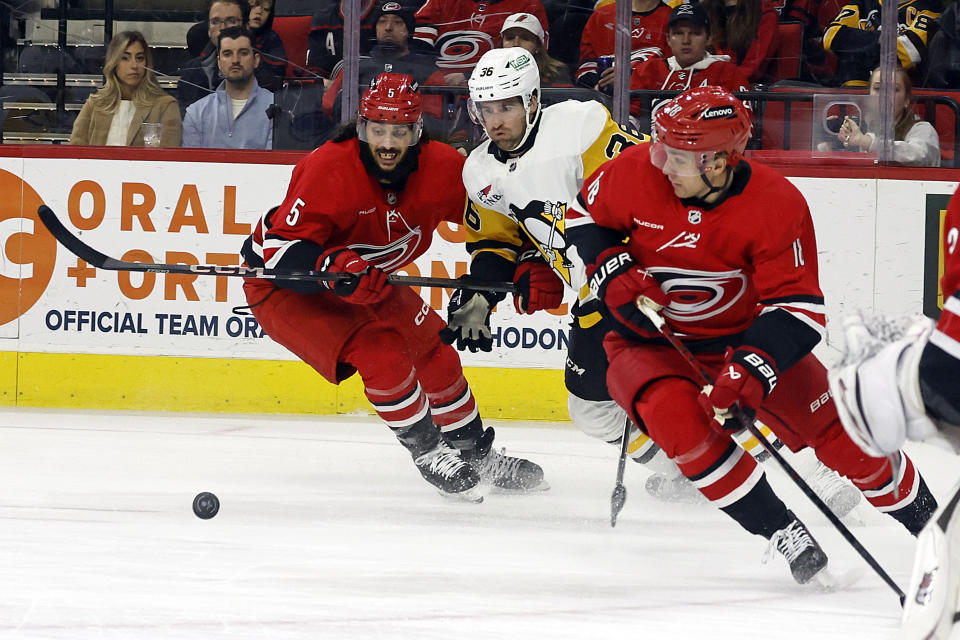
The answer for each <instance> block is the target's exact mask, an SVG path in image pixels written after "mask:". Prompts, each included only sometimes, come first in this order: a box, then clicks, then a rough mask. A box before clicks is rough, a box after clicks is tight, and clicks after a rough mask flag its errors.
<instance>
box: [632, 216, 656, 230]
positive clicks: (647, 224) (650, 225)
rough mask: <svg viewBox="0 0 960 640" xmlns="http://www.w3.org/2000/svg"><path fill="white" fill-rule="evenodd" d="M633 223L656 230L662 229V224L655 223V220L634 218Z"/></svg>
mask: <svg viewBox="0 0 960 640" xmlns="http://www.w3.org/2000/svg"><path fill="white" fill-rule="evenodd" d="M633 223H634V224H635V225H637V226H638V227H646V228H648V229H655V230H657V231H663V225H662V224H657V223H656V222H647V221H646V220H640V219H639V218H634V219H633Z"/></svg>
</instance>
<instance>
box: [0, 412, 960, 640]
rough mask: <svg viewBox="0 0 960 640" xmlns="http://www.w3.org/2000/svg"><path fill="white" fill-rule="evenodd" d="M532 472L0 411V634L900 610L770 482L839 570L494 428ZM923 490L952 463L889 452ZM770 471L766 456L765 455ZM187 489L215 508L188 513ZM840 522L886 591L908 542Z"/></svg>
mask: <svg viewBox="0 0 960 640" xmlns="http://www.w3.org/2000/svg"><path fill="white" fill-rule="evenodd" d="M489 424H492V425H493V426H495V427H496V428H497V431H498V436H497V445H498V446H505V447H506V448H507V452H508V453H515V454H520V455H523V456H527V457H529V458H531V459H533V460H535V461H536V462H538V463H540V464H541V465H542V466H543V467H544V469H545V471H546V475H547V479H548V480H549V482H550V483H551V484H552V488H551V490H550V491H549V492H546V493H543V494H539V495H532V496H505V495H489V496H488V497H487V499H486V500H485V501H484V502H483V504H480V505H472V504H462V503H455V502H451V501H449V500H447V499H444V498H442V497H441V496H439V495H437V494H436V493H435V492H434V490H433V489H432V488H431V487H430V486H429V485H427V484H426V483H425V482H424V481H423V480H422V479H421V478H420V476H419V474H418V473H417V471H416V470H415V468H414V466H413V464H412V462H411V460H410V457H409V455H408V454H407V453H406V452H405V451H404V450H403V449H402V448H401V447H400V445H399V444H398V443H397V442H396V440H394V439H393V437H392V435H391V434H390V433H389V431H388V430H387V429H386V427H384V426H382V425H381V424H380V423H379V422H378V421H377V420H375V419H373V418H360V417H336V418H300V417H297V418H275V417H260V416H243V417H232V416H231V417H222V416H209V415H200V416H198V415H177V414H164V415H158V414H138V413H115V412H110V413H105V412H89V413H76V412H62V411H52V410H50V411H46V410H24V409H3V410H0V495H2V498H0V517H2V522H0V576H2V580H0V638H31V639H33V638H44V639H46V638H58V639H59V638H63V639H70V640H81V639H87V638H91V639H92V638H98V639H100V638H104V639H124V640H128V639H137V640H144V639H164V640H166V639H171V640H173V639H180V638H198V639H200V638H271V639H274V638H311V639H327V638H330V639H340V638H343V639H349V640H354V639H357V640H359V639H362V640H368V639H374V638H393V639H405V638H411V639H417V640H427V639H443V640H452V639H457V640H460V639H474V638H475V639H484V640H487V639H491V638H497V639H508V640H509V639H513V638H522V639H525V640H526V639H540V638H543V639H545V640H547V639H549V640H560V639H565V638H571V639H574V638H575V639H585V640H586V639H595V638H599V639H617V638H628V637H629V638H637V639H674V638H690V639H696V640H703V639H707V638H709V639H710V640H724V639H728V638H729V639H736V640H743V639H745V638H747V639H752V638H763V639H777V640H786V639H791V638H796V639H803V640H813V639H820V638H831V639H832V638H837V639H841V638H842V639H843V640H857V639H863V640H867V639H869V640H877V639H882V638H890V637H892V636H893V635H894V633H895V630H896V627H897V625H898V622H899V612H900V607H899V603H898V600H897V598H896V596H895V595H894V593H893V591H892V590H890V588H889V587H888V586H887V585H885V584H884V583H883V582H882V581H881V580H880V579H879V578H878V577H877V576H876V575H875V574H874V573H873V572H872V571H871V570H870V569H869V567H868V566H867V565H866V564H865V563H864V562H863V561H862V560H861V559H860V557H859V556H858V555H856V553H855V552H854V551H853V550H852V549H851V548H850V547H849V545H847V543H846V542H845V541H844V540H843V538H841V537H840V535H839V534H838V533H837V532H836V531H835V530H834V529H833V528H832V527H831V525H830V524H829V522H828V521H827V520H826V519H825V518H824V517H822V516H821V515H820V514H819V512H817V511H816V510H815V508H814V507H813V506H812V505H811V504H810V503H809V502H808V501H807V500H806V498H805V497H804V496H803V495H801V494H800V493H799V491H798V490H796V489H795V488H794V487H792V486H790V485H789V481H788V480H786V479H785V478H784V477H783V476H782V475H781V474H779V473H778V472H777V471H775V470H771V471H770V472H769V474H768V475H769V477H770V478H771V482H772V483H773V484H774V486H775V487H777V488H778V489H782V490H781V495H783V496H784V498H785V499H786V500H787V502H788V504H789V505H790V506H791V507H792V508H793V509H794V510H795V511H796V512H797V513H798V515H800V516H801V518H802V519H804V520H805V521H806V523H807V524H808V525H809V526H810V528H811V529H812V530H813V532H814V534H815V535H816V536H817V537H818V538H819V540H820V542H821V543H822V544H823V546H824V548H825V549H826V551H827V553H828V555H829V556H830V563H831V566H832V567H833V569H834V571H835V572H837V573H846V572H853V573H854V574H857V575H858V577H857V578H856V580H855V581H854V582H853V583H852V584H850V585H848V586H846V587H845V588H843V589H840V590H837V591H835V592H832V593H824V592H820V591H817V590H815V589H813V588H811V587H801V586H799V585H796V584H795V583H794V582H793V580H792V578H791V577H790V574H789V570H788V568H787V566H786V562H785V561H784V560H783V559H782V558H780V557H779V556H777V557H776V558H774V559H773V560H772V561H771V562H770V563H768V564H766V565H764V564H761V562H760V560H761V556H762V555H763V552H764V551H765V549H766V542H765V541H764V540H762V539H760V538H757V537H752V536H750V535H748V534H746V533H745V532H743V531H742V530H740V529H739V527H737V526H736V525H735V524H734V523H733V522H732V521H730V520H728V519H727V518H726V516H724V515H723V514H722V513H720V512H719V511H717V510H716V509H714V508H712V507H709V506H705V505H701V506H690V505H678V504H664V503H660V502H657V501H655V500H653V499H652V498H650V497H648V496H647V495H646V493H645V492H644V489H643V483H644V480H645V479H646V476H647V472H646V471H645V470H644V469H643V468H642V467H639V466H638V465H635V464H632V463H630V466H628V468H627V474H626V480H627V481H626V485H627V489H628V498H627V504H626V507H625V508H624V511H623V513H622V514H621V517H620V522H619V524H618V525H617V527H616V528H615V529H611V528H610V524H609V507H610V492H611V490H612V488H613V481H614V476H615V472H616V458H617V450H615V449H614V448H612V447H609V446H607V445H604V444H602V443H599V442H596V441H592V440H590V439H588V438H587V437H586V436H584V435H582V434H581V433H579V432H578V431H576V430H575V429H574V428H573V427H572V426H570V425H569V423H566V424H562V425H546V424H538V423H523V424H520V423H497V422H489ZM909 451H910V452H911V454H912V455H913V456H914V459H915V460H916V461H917V463H918V465H919V466H920V468H921V471H922V472H924V474H925V476H926V477H927V480H928V482H929V484H930V486H931V488H932V489H933V491H934V493H935V494H936V495H937V496H938V497H939V498H942V497H943V496H944V495H945V494H946V493H947V491H948V490H949V489H950V487H951V486H952V485H953V484H954V480H955V479H956V475H958V470H957V465H956V462H955V460H954V459H953V458H952V457H951V456H950V455H948V454H947V453H944V452H941V451H940V450H938V449H934V448H932V447H927V446H925V445H916V446H912V448H910V449H909ZM768 464H772V463H768ZM200 491H212V492H214V493H216V494H217V495H218V496H219V498H220V501H221V503H222V506H221V509H220V513H219V515H217V516H216V517H215V518H213V519H212V520H206V521H204V520H200V519H198V518H197V517H196V516H194V515H193V512H192V510H191V502H192V500H193V497H194V495H196V494H197V493H198V492H200ZM858 514H859V515H860V519H861V521H862V522H861V523H860V524H859V525H858V526H855V527H854V528H853V529H852V530H853V532H854V534H855V535H856V536H857V537H858V538H859V539H860V540H861V542H862V543H863V544H864V545H865V546H866V547H867V548H868V549H869V550H870V551H871V552H872V553H873V554H874V556H875V557H876V558H877V560H878V561H879V562H880V563H881V564H882V565H883V566H884V568H885V569H886V570H887V571H888V572H889V573H890V574H891V575H892V577H893V578H894V579H895V580H896V581H897V582H898V583H899V584H900V586H901V588H903V589H904V590H906V589H907V586H908V582H909V574H910V567H911V565H912V559H913V550H914V539H913V538H912V537H911V536H910V535H909V534H907V533H906V532H905V531H904V530H903V529H902V528H901V527H900V525H899V524H897V523H895V522H894V521H892V520H891V519H889V518H886V517H884V516H881V515H879V514H877V513H876V512H873V511H871V510H870V508H869V507H865V506H863V505H861V506H860V507H858Z"/></svg>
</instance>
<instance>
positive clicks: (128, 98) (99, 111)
mask: <svg viewBox="0 0 960 640" xmlns="http://www.w3.org/2000/svg"><path fill="white" fill-rule="evenodd" d="M103 77H104V84H103V87H102V88H101V89H100V90H99V91H97V92H96V93H94V94H93V95H92V96H90V97H89V98H87V101H86V102H85V103H84V105H83V108H82V109H81V110H80V115H78V116H77V119H76V121H75V122H74V123H73V131H72V132H71V133H70V144H77V145H108V146H134V147H142V146H144V143H143V137H144V136H143V133H142V131H141V125H142V124H144V123H160V124H161V125H162V129H161V132H160V146H161V147H179V146H180V109H179V108H178V107H177V101H176V100H175V99H174V97H173V96H171V95H169V94H168V93H166V92H165V91H164V90H163V89H161V88H160V85H158V84H157V81H156V79H155V78H154V73H153V55H152V54H151V52H150V47H149V46H147V41H146V39H144V37H143V34H142V33H140V32H139V31H123V32H121V33H118V34H117V35H115V36H114V37H113V40H111V41H110V46H109V47H107V54H106V59H105V61H104V64H103Z"/></svg>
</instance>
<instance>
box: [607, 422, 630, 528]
mask: <svg viewBox="0 0 960 640" xmlns="http://www.w3.org/2000/svg"><path fill="white" fill-rule="evenodd" d="M631 425H632V423H631V422H630V418H627V419H626V420H625V421H624V425H623V434H622V435H621V436H620V459H619V460H618V461H617V483H616V484H615V485H614V486H613V493H612V494H610V526H611V527H615V526H617V516H619V515H620V512H621V511H622V510H623V505H625V504H626V503H627V488H626V487H625V486H623V472H624V468H625V466H626V462H627V449H628V447H629V446H630V427H631Z"/></svg>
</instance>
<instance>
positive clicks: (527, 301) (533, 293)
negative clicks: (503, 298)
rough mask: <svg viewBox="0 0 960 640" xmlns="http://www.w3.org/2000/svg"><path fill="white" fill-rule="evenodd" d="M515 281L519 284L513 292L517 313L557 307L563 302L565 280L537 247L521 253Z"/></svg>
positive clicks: (514, 277)
mask: <svg viewBox="0 0 960 640" xmlns="http://www.w3.org/2000/svg"><path fill="white" fill-rule="evenodd" d="M513 283H514V284H515V285H517V292H516V293H515V294H513V306H514V307H515V308H516V310H517V313H533V312H534V311H542V310H544V309H556V308H557V307H559V306H560V304H561V303H562V302H563V281H562V280H560V278H559V277H558V276H557V274H555V273H554V272H553V269H551V268H550V265H548V264H547V263H546V262H544V260H543V257H542V256H541V255H540V252H538V251H537V250H536V249H530V250H529V251H525V252H524V253H523V254H521V256H520V262H519V263H518V264H517V270H516V271H514V273H513Z"/></svg>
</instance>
